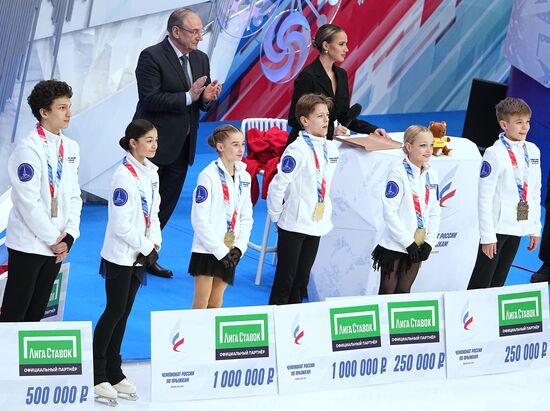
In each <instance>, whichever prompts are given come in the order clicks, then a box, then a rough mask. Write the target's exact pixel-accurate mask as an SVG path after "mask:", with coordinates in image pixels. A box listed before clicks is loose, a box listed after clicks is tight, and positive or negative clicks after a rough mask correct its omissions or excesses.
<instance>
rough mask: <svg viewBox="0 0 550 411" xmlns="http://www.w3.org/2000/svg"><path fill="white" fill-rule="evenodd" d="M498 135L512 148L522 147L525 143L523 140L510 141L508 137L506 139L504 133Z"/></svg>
mask: <svg viewBox="0 0 550 411" xmlns="http://www.w3.org/2000/svg"><path fill="white" fill-rule="evenodd" d="M500 135H501V136H502V137H503V138H504V140H506V142H507V143H508V144H510V145H511V146H512V147H519V146H523V143H524V142H525V140H517V141H516V140H510V139H509V138H508V137H506V134H504V133H500Z"/></svg>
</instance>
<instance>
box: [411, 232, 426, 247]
mask: <svg viewBox="0 0 550 411" xmlns="http://www.w3.org/2000/svg"><path fill="white" fill-rule="evenodd" d="M425 239H426V229H425V228H417V229H416V231H415V232H414V242H415V243H416V245H417V246H419V247H420V246H421V245H422V244H424V240H425Z"/></svg>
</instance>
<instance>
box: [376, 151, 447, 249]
mask: <svg viewBox="0 0 550 411" xmlns="http://www.w3.org/2000/svg"><path fill="white" fill-rule="evenodd" d="M407 161H408V159H407ZM408 162H409V164H410V166H411V168H412V171H413V174H414V182H415V183H416V184H417V189H416V192H417V193H418V195H419V198H420V207H421V209H422V216H423V217H424V227H425V228H426V239H425V241H426V242H427V243H428V244H429V245H431V246H432V247H434V246H435V245H436V243H437V233H438V231H439V220H440V216H441V208H440V206H439V200H438V199H437V186H438V183H439V179H438V175H437V171H436V170H434V169H433V168H430V167H429V166H428V167H427V168H426V169H425V170H424V171H423V172H422V174H420V169H419V168H418V167H416V166H415V165H414V164H412V163H411V162H410V161H408ZM427 174H429V176H430V185H429V187H430V188H429V191H430V198H429V201H428V205H427V206H426V201H425V194H426V175H427ZM382 204H383V214H384V221H385V223H386V226H385V228H384V231H383V232H382V236H381V238H380V241H379V242H378V244H380V245H381V246H382V247H384V248H386V249H388V250H393V251H399V252H403V253H406V252H407V247H408V246H410V245H411V244H412V243H413V242H414V232H415V231H416V228H417V227H418V222H417V219H416V211H415V209H414V203H413V197H412V192H411V185H410V182H409V177H408V176H407V171H406V170H405V167H404V166H403V164H402V163H401V162H400V163H399V165H398V166H396V167H395V168H393V169H391V170H390V172H389V173H388V178H387V182H386V190H385V192H384V196H383V199H382Z"/></svg>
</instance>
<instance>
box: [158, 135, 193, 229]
mask: <svg viewBox="0 0 550 411" xmlns="http://www.w3.org/2000/svg"><path fill="white" fill-rule="evenodd" d="M189 140H190V136H187V138H186V140H185V143H184V144H183V148H182V149H181V153H180V155H179V156H178V158H177V159H176V160H175V161H174V162H173V163H172V164H168V165H159V164H157V166H158V168H159V169H158V175H159V193H160V200H161V201H160V208H159V221H160V228H161V229H162V228H164V226H165V225H166V224H167V223H168V220H170V217H171V216H172V213H173V212H174V209H175V208H176V205H177V204H178V200H179V198H180V194H181V190H182V188H183V183H184V182H185V177H186V176H187V168H188V167H189ZM153 160H154V159H153Z"/></svg>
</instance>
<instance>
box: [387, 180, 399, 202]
mask: <svg viewBox="0 0 550 411" xmlns="http://www.w3.org/2000/svg"><path fill="white" fill-rule="evenodd" d="M397 193H399V186H398V185H397V183H396V182H395V181H391V180H390V181H388V183H387V184H386V197H387V198H394V197H395V196H396V195H397Z"/></svg>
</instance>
